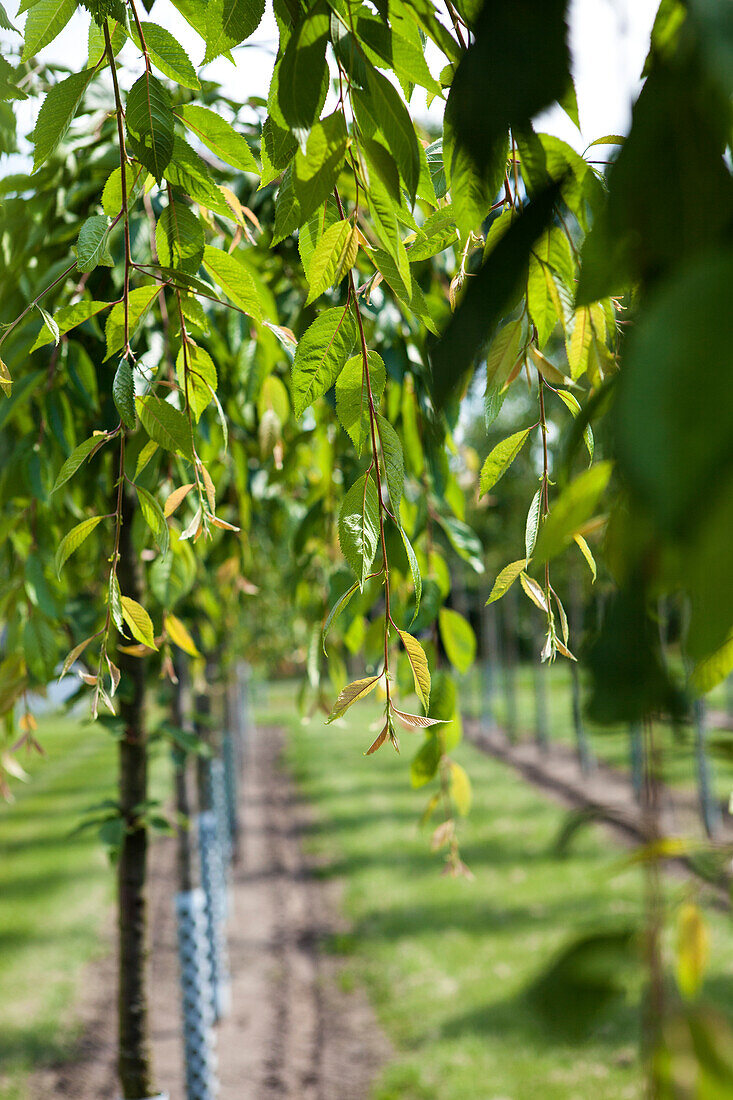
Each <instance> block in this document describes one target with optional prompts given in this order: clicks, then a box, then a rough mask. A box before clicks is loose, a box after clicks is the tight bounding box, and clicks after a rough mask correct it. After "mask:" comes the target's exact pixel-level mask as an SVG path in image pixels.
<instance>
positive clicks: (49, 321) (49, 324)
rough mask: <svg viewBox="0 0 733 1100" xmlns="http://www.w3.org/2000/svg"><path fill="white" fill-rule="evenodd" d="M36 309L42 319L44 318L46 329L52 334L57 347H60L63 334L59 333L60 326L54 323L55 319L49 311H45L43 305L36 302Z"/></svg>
mask: <svg viewBox="0 0 733 1100" xmlns="http://www.w3.org/2000/svg"><path fill="white" fill-rule="evenodd" d="M36 309H37V310H38V312H39V313H40V315H41V317H43V325H44V328H47V329H48V331H49V332H50V333H51V336H52V337H53V342H54V344H55V345H56V347H58V345H59V340H60V339H61V333H60V332H59V326H58V325H57V324H56V322H55V321H54V319H53V317H52V316H51V314H50V313H49V312H48V310H45V309H44V308H43V306H42V305H39V304H38V302H36Z"/></svg>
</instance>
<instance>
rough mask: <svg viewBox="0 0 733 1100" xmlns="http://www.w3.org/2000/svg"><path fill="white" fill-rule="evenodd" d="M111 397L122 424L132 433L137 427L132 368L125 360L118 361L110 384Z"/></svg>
mask: <svg viewBox="0 0 733 1100" xmlns="http://www.w3.org/2000/svg"><path fill="white" fill-rule="evenodd" d="M112 397H113V399H114V403H115V406H116V408H117V412H118V413H119V414H120V417H121V419H122V423H123V424H124V425H125V426H126V427H128V428H130V430H131V431H134V430H135V428H136V427H137V416H136V415H135V382H134V380H133V377H132V367H131V366H130V364H129V363H128V361H127V360H126V359H120V361H119V364H118V366H117V370H116V371H115V377H114V382H113V383H112Z"/></svg>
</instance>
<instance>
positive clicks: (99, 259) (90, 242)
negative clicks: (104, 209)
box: [76, 214, 113, 271]
mask: <svg viewBox="0 0 733 1100" xmlns="http://www.w3.org/2000/svg"><path fill="white" fill-rule="evenodd" d="M108 234H109V222H108V221H107V218H106V217H104V215H103V214H93V215H92V216H91V218H87V220H86V221H85V222H84V224H83V226H82V227H81V229H80V230H79V239H78V240H77V242H76V257H77V260H76V266H77V267H78V268H79V271H94V268H95V267H97V265H98V264H101V265H102V266H103V267H112V266H113V264H112V257H111V256H110V254H109V250H108V241H107V237H108Z"/></svg>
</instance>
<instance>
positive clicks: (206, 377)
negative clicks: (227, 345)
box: [176, 342, 218, 421]
mask: <svg viewBox="0 0 733 1100" xmlns="http://www.w3.org/2000/svg"><path fill="white" fill-rule="evenodd" d="M186 361H187V362H188V385H186V381H187V379H186V371H185V369H184V362H186ZM176 374H177V376H178V384H179V386H180V387H181V390H182V392H183V393H184V394H186V393H188V402H189V405H190V407H191V412H192V413H193V416H194V419H195V420H196V421H198V420H199V419H200V418H201V414H202V412H203V411H204V409H206V408H207V407H208V406H209V404H210V403H211V401H212V399H213V395H214V394H215V393H216V387H217V383H218V379H217V375H216V367H215V365H214V361H213V360H212V358H211V356H210V355H209V353H208V351H206V349H205V348H200V347H197V345H196V344H193V343H191V342H189V343H188V344H187V345H186V356H185V360H184V354H183V348H181V350H180V351H179V352H178V356H177V358H176Z"/></svg>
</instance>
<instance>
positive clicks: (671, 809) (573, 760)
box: [463, 717, 733, 904]
mask: <svg viewBox="0 0 733 1100" xmlns="http://www.w3.org/2000/svg"><path fill="white" fill-rule="evenodd" d="M463 723H464V729H465V732H466V737H467V739H468V740H469V741H471V742H472V743H473V744H474V745H475V746H476V747H477V748H479V749H481V750H482V751H484V752H488V753H490V754H491V755H492V756H494V757H496V759H498V760H502V761H504V762H505V763H507V764H510V765H511V766H512V767H514V768H516V770H517V771H518V772H519V773H520V774H521V775H522V776H523V777H524V778H525V779H527V780H528V781H529V782H530V783H533V784H534V785H535V786H536V787H539V788H540V789H542V790H543V791H546V792H548V793H549V794H551V795H553V796H554V797H555V798H556V799H557V800H558V801H560V802H562V803H563V805H565V806H567V807H568V808H571V809H588V810H590V811H592V812H593V813H595V814H596V815H597V816H598V817H599V818H600V819H602V820H603V821H604V823H605V824H607V825H608V826H609V827H610V828H611V829H612V831H613V832H614V833H615V835H616V837H617V839H621V840H622V841H623V842H625V843H626V844H628V843H629V841H630V840H633V841H634V842H636V841H638V840H641V839H643V838H644V837H645V836H646V835H647V834H646V826H645V822H644V813H643V810H642V808H641V806H640V805H639V803H638V802H637V801H636V799H635V798H634V794H633V791H632V789H631V784H630V782H629V778H628V776H627V775H625V774H624V773H623V772H620V771H618V770H616V769H615V768H611V767H609V766H608V765H607V764H604V763H602V762H600V761H598V762H597V763H596V764H595V766H594V767H593V769H592V770H591V771H590V772H588V773H584V772H583V771H582V770H581V768H580V764H579V762H578V758H577V756H576V754H575V753H574V752H573V750H572V748H570V746H568V745H563V744H557V743H555V744H552V745H551V746H550V747H549V749H548V750H543V749H542V748H540V746H539V745H538V744H537V743H536V742H535V741H530V740H521V741H517V742H514V743H512V742H510V741H509V740H508V738H507V737H506V734H505V733H504V732H503V731H502V730H498V729H494V730H490V731H487V730H486V729H485V728H484V727H482V725H481V723H480V722H478V721H477V720H476V719H472V718H465V717H464V719H463ZM660 818H661V827H662V830H663V832H664V835H666V836H670V837H691V838H701V837H702V827H701V824H700V815H699V812H698V809H697V805H696V803H695V800H694V798H691V797H690V796H688V795H686V794H684V793H680V792H678V791H672V790H671V789H670V788H668V787H663V788H662V789H661V791H660ZM716 841H717V842H720V843H725V844H728V845H730V843H731V841H733V827H732V825H731V818H730V816H729V815H726V816H725V817H724V818H723V819H722V821H721V829H720V835H719V836H718V837H716ZM666 862H667V863H668V864H669V865H670V866H671V867H672V868H675V869H676V870H677V871H682V872H683V873H684V874H687V875H689V874H690V872H691V870H693V871H694V868H692V867H691V865H690V864H689V862H688V861H687V860H686V859H670V860H667V861H666ZM707 886H709V888H710V890H711V891H713V892H714V893H715V895H716V896H717V897H718V898H719V899H720V900H724V901H725V902H726V903H727V904H729V903H730V894H729V891H728V889H727V887H726V886H725V885H723V884H721V885H720V886H716V885H713V884H711V883H707Z"/></svg>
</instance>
